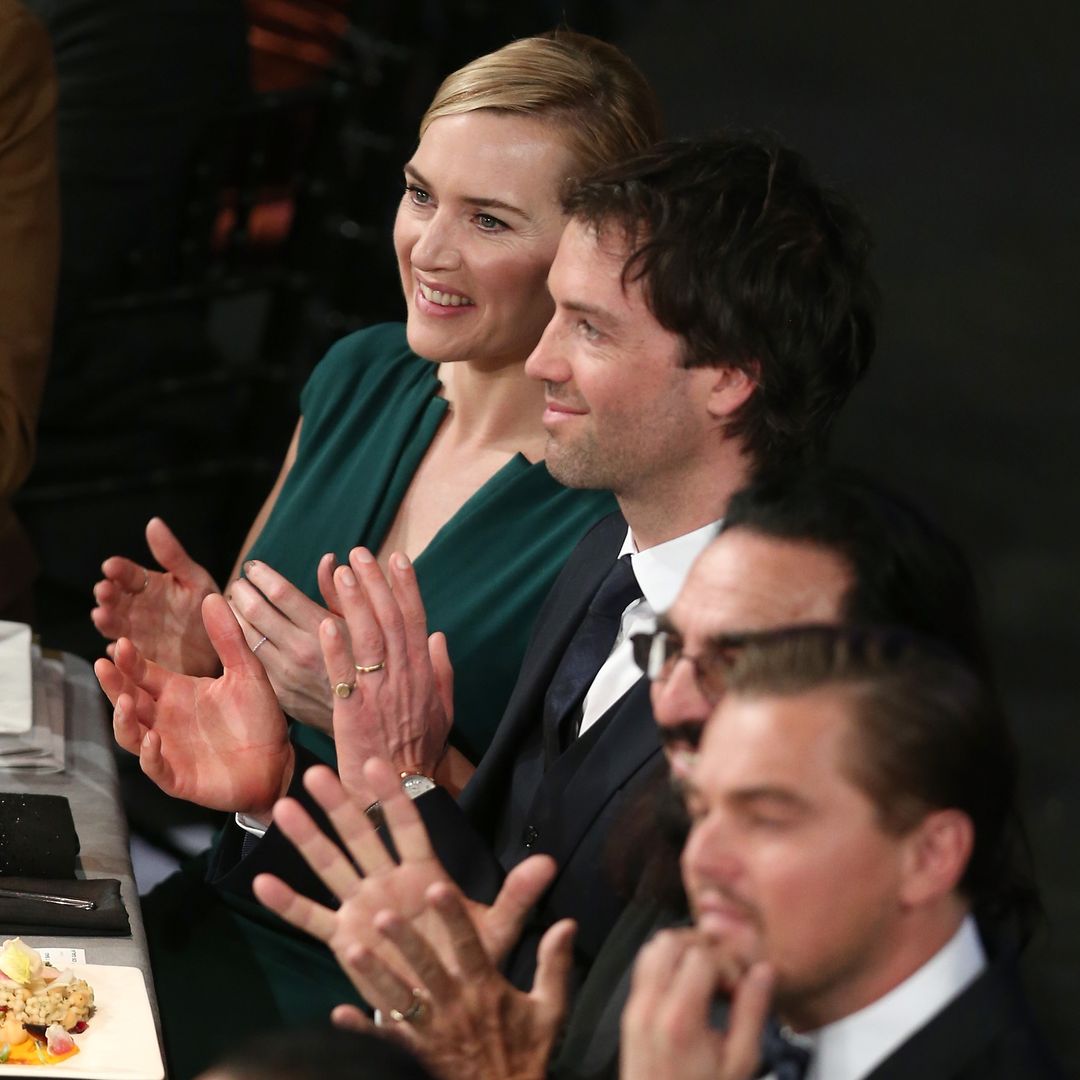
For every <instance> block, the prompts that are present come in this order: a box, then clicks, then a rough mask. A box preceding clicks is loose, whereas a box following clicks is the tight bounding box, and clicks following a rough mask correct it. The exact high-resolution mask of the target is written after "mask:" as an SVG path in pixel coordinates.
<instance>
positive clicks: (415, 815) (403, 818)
mask: <svg viewBox="0 0 1080 1080" xmlns="http://www.w3.org/2000/svg"><path fill="white" fill-rule="evenodd" d="M364 781H365V782H366V783H367V784H368V786H369V787H370V788H371V790H372V793H373V794H374V795H375V798H376V799H378V800H379V802H380V804H381V805H382V812H383V817H384V818H385V819H386V828H387V831H388V832H389V833H390V836H391V837H392V838H393V841H394V847H395V848H396V849H397V853H398V855H400V856H401V859H402V861H407V862H423V861H425V860H428V859H432V860H434V859H435V858H436V856H435V852H434V851H433V850H432V847H431V840H430V838H429V837H428V832H427V826H426V825H425V824H424V821H423V818H421V817H420V812H419V811H418V810H417V809H416V805H415V804H414V803H413V801H412V799H410V798H409V797H408V795H406V794H405V792H404V791H402V789H401V777H400V775H399V773H397V772H396V771H395V770H394V769H393V767H392V766H391V765H390V764H389V762H386V761H382V760H381V759H379V758H370V759H369V760H368V761H366V762H365V763H364Z"/></svg>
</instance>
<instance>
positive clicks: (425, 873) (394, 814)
mask: <svg viewBox="0 0 1080 1080" xmlns="http://www.w3.org/2000/svg"><path fill="white" fill-rule="evenodd" d="M363 782H364V786H365V787H366V788H367V789H368V790H369V791H370V792H371V794H372V796H373V798H375V799H378V800H379V801H380V803H381V804H382V812H383V815H384V817H385V820H386V826H387V831H388V832H389V834H390V836H391V838H392V840H393V843H394V848H395V849H396V851H397V853H398V855H399V857H400V860H401V861H400V862H395V861H394V860H393V859H392V858H391V856H390V853H389V852H388V851H387V849H386V846H385V845H384V844H383V842H382V840H381V838H380V837H379V835H378V833H377V832H376V831H375V827H374V826H373V825H372V824H371V822H370V821H369V820H368V818H367V817H366V815H365V814H364V812H363V803H362V802H360V801H358V800H357V799H355V798H354V797H353V796H352V795H350V793H349V792H348V791H346V789H345V788H344V786H343V785H342V783H341V781H340V780H339V779H338V778H337V777H336V776H335V775H334V773H333V771H332V770H331V769H329V768H327V767H325V766H315V767H314V768H312V769H309V770H308V771H307V772H306V773H305V774H304V786H305V787H306V788H307V789H308V791H309V792H310V793H311V795H312V796H313V798H314V799H315V801H316V802H317V803H318V804H319V805H320V806H321V807H322V808H323V810H325V811H326V814H327V816H328V817H329V818H330V821H331V823H332V824H333V826H334V828H335V830H337V833H338V835H339V836H340V837H341V839H342V841H343V842H344V844H345V846H346V848H347V849H348V853H349V856H351V858H352V859H353V860H354V861H355V863H356V866H358V867H359V868H360V870H359V872H357V869H356V866H354V865H353V863H352V862H350V861H349V858H347V857H346V855H345V853H344V852H343V851H342V850H341V848H339V847H338V846H337V844H335V843H334V842H333V841H331V840H330V839H329V838H328V837H326V836H325V835H323V833H322V832H320V830H319V829H318V827H317V826H316V825H315V823H314V822H313V821H312V820H311V817H310V816H309V815H308V813H307V812H306V811H305V810H304V809H303V807H301V806H300V804H299V803H297V802H295V801H294V800H292V799H283V800H282V801H281V802H279V803H278V804H277V806H275V807H274V821H275V822H276V823H277V825H278V827H279V828H280V829H281V831H282V832H283V833H284V834H285V836H286V837H288V839H289V840H291V841H292V843H293V844H294V846H295V847H296V849H297V850H298V851H299V852H300V854H301V855H302V856H303V857H304V859H305V860H306V861H307V863H308V865H309V866H310V867H311V869H312V870H313V871H314V873H315V874H316V875H317V876H318V877H319V879H320V880H321V881H322V882H323V884H324V885H325V886H326V887H327V888H328V889H329V890H330V892H331V893H333V894H334V895H335V896H336V897H337V898H338V899H339V900H340V901H341V906H340V907H339V908H338V909H337V910H336V911H333V910H331V909H330V908H326V907H323V906H322V905H321V904H317V903H315V902H314V901H312V900H309V899H307V898H306V897H304V896H301V895H300V894H299V893H297V892H295V891H294V890H293V889H292V888H290V887H289V886H288V885H286V884H285V883H284V882H283V881H281V880H280V879H279V878H276V877H274V876H273V875H271V874H260V875H259V876H258V877H257V878H256V879H255V881H254V883H253V884H254V890H255V895H256V896H257V897H258V898H259V900H260V901H261V902H262V903H263V904H265V905H266V906H267V907H268V908H270V910H271V911H273V912H275V913H276V914H278V915H279V916H281V918H283V919H284V920H285V921H286V922H288V923H291V924H292V925H293V926H295V927H297V928H298V929H300V930H303V931H305V932H306V933H308V934H311V935H312V936H313V937H316V938H318V939H319V940H320V941H323V942H325V943H326V944H327V945H328V946H329V947H330V948H331V949H332V950H333V952H334V954H335V955H336V956H337V958H338V962H339V963H340V964H341V965H342V966H343V967H344V968H345V970H346V972H347V973H349V974H350V977H351V974H352V973H351V970H350V968H349V967H348V965H347V963H346V956H347V955H348V953H349V950H350V949H351V948H352V946H353V945H355V944H357V943H359V944H362V945H366V946H367V947H368V948H369V949H372V950H375V951H377V952H386V951H387V945H386V942H385V939H384V938H383V937H382V935H381V934H379V932H378V931H377V930H376V929H375V916H376V915H377V914H378V913H379V912H380V911H383V910H384V909H389V910H391V911H393V912H395V913H396V914H397V916H398V917H399V918H401V919H404V920H418V927H419V929H420V930H421V931H422V932H423V933H425V934H426V935H428V936H429V937H431V938H433V939H435V940H438V939H439V938H440V937H441V935H442V933H443V927H442V920H441V919H439V918H437V917H436V916H435V915H434V914H433V913H432V912H431V910H430V909H429V908H428V907H427V905H426V904H425V902H424V894H425V891H426V890H427V889H428V887H429V886H431V885H436V884H441V885H445V886H446V887H447V888H448V889H450V890H451V891H454V892H455V893H457V892H458V890H457V886H456V885H454V884H453V883H452V882H451V880H450V878H449V877H448V875H447V873H446V871H445V870H444V869H443V866H442V864H441V863H440V862H439V860H438V857H437V856H436V855H435V852H434V851H433V850H432V847H431V842H430V841H429V839H428V835H427V830H426V829H425V828H424V823H423V821H422V820H421V818H420V815H419V813H418V812H417V810H416V807H415V806H414V805H413V804H412V801H411V800H410V799H409V797H408V796H407V795H406V794H405V793H404V792H403V791H402V790H401V783H400V781H399V778H398V775H397V773H396V772H395V771H394V770H393V769H392V768H391V767H390V766H389V765H388V764H387V763H386V762H385V761H379V760H378V759H373V760H371V761H369V762H368V763H367V765H366V766H365V768H364V771H363ZM554 873H555V864H554V862H553V860H552V859H550V858H549V857H548V856H546V855H535V856H533V857H532V858H529V859H526V860H525V861H524V862H522V863H519V864H518V866H516V867H515V868H514V869H513V870H512V871H511V873H510V874H509V875H508V876H507V878H506V881H505V882H504V883H503V887H502V889H501V890H500V892H499V895H498V897H496V899H495V902H494V904H492V905H491V906H490V907H489V906H487V905H485V904H478V903H473V902H472V901H468V900H465V899H464V897H462V903H463V904H465V905H466V907H467V908H468V910H469V915H470V917H471V918H472V920H473V922H474V924H475V926H476V930H477V934H478V937H479V939H480V942H481V944H482V946H483V949H484V951H485V952H486V953H487V955H488V957H489V958H490V959H491V961H492V963H494V964H499V963H500V962H501V961H502V959H503V958H504V957H505V955H506V953H507V952H508V951H509V950H510V948H511V947H512V946H513V944H514V943H515V942H516V941H517V939H518V937H519V935H520V934H521V929H522V926H523V925H524V922H525V917H526V916H527V915H528V912H529V909H530V908H531V907H532V906H533V904H534V903H535V902H536V900H537V899H538V897H539V896H540V894H541V893H542V892H543V891H544V889H545V888H547V886H548V885H549V884H550V883H551V879H552V877H553V876H554ZM459 895H460V894H459ZM390 962H391V963H394V962H395V961H394V959H393V957H392V956H391V961H390Z"/></svg>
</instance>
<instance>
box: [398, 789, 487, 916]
mask: <svg viewBox="0 0 1080 1080" xmlns="http://www.w3.org/2000/svg"><path fill="white" fill-rule="evenodd" d="M416 807H417V809H418V810H419V811H420V816H421V817H422V818H423V819H424V825H425V826H426V827H427V831H428V836H430V837H431V845H432V847H434V849H435V853H436V854H437V855H438V856H439V861H440V862H441V863H442V864H443V866H444V867H445V868H446V872H447V873H448V874H449V875H450V877H452V878H453V879H454V881H456V882H457V884H458V885H459V886H460V887H461V890H462V891H463V892H464V893H465V895H466V896H468V897H469V898H470V899H472V900H478V901H480V902H481V903H485V904H490V903H491V902H492V901H493V900H494V899H495V896H496V894H497V893H498V891H499V888H500V886H501V885H502V879H503V872H502V867H501V866H500V865H499V863H498V861H497V860H496V858H495V856H494V855H493V854H492V852H491V849H490V848H489V847H488V845H487V843H486V842H485V840H484V839H483V837H482V836H481V835H480V834H479V833H478V832H477V831H476V829H475V828H473V826H472V823H471V822H470V821H469V819H468V818H467V817H466V816H465V814H464V813H463V812H462V810H461V807H460V806H458V804H457V803H456V802H455V801H454V799H453V798H452V797H451V795H450V793H449V792H448V791H446V789H445V788H436V789H435V790H434V791H429V792H428V793H427V794H426V795H421V796H420V798H419V799H417V800H416Z"/></svg>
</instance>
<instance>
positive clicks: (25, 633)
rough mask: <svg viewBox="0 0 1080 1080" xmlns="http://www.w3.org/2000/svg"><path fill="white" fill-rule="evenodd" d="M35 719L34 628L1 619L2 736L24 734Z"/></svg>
mask: <svg viewBox="0 0 1080 1080" xmlns="http://www.w3.org/2000/svg"><path fill="white" fill-rule="evenodd" d="M33 722H34V697H33V686H32V683H31V681H30V627H29V626H27V625H26V623H17V622H3V621H0V735H22V734H23V733H25V732H27V731H29V730H30V725H31V724H32V723H33Z"/></svg>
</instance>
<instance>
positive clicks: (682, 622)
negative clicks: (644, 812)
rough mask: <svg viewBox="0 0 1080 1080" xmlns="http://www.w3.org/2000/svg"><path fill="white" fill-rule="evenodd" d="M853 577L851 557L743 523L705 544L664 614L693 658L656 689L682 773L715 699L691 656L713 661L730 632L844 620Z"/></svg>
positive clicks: (661, 719)
mask: <svg viewBox="0 0 1080 1080" xmlns="http://www.w3.org/2000/svg"><path fill="white" fill-rule="evenodd" d="M851 584H852V581H851V572H850V571H849V569H848V567H847V564H846V563H845V561H844V560H843V559H842V558H841V557H840V556H839V555H836V554H835V553H834V552H832V551H829V550H828V549H827V548H823V547H819V546H818V545H816V544H806V543H800V542H797V541H792V540H777V539H774V538H773V537H769V536H763V535H761V534H759V533H755V532H751V531H750V530H748V529H739V528H736V529H732V530H730V531H729V532H724V533H721V535H720V536H719V537H717V539H716V540H714V541H713V543H712V544H710V545H709V547H708V548H706V549H705V551H704V552H703V553H702V554H701V556H700V557H699V558H698V560H697V562H695V563H694V565H693V566H692V567H691V569H690V573H689V575H688V576H687V578H686V583H685V584H684V585H683V588H682V591H681V592H680V593H679V595H678V598H677V599H676V600H675V603H674V604H672V606H671V608H670V609H669V610H668V612H667V614H666V615H665V616H664V617H662V618H661V620H660V625H661V627H662V628H666V629H668V630H670V631H673V632H674V633H675V634H676V635H677V636H678V638H679V639H680V640H681V644H682V651H683V653H684V655H685V656H686V657H687V659H685V660H680V661H679V662H678V663H676V664H675V666H674V667H673V668H672V670H671V672H670V674H669V675H668V677H667V678H666V679H664V680H662V681H660V680H656V681H654V682H653V684H652V690H651V693H652V706H653V715H654V716H655V717H656V722H657V724H659V725H660V729H661V736H662V738H663V739H664V746H665V748H666V750H667V754H668V761H669V763H670V764H671V767H672V770H673V772H674V773H675V774H676V775H677V776H680V777H681V776H682V775H683V774H684V773H685V771H686V768H687V765H688V762H689V760H690V755H691V754H692V752H693V749H694V746H695V745H696V741H697V738H698V736H699V735H700V731H701V727H702V725H703V724H704V723H705V721H706V719H707V718H708V716H709V714H710V713H711V712H712V708H713V704H715V698H713V697H712V695H710V694H708V693H707V692H706V691H705V690H703V688H702V686H701V683H700V681H699V679H698V676H697V671H696V668H695V665H694V664H693V663H691V662H690V659H689V658H691V657H693V658H696V659H697V660H698V663H699V664H705V663H708V658H709V656H710V655H711V654H712V653H713V652H714V649H713V648H711V647H710V646H711V643H712V642H714V641H715V640H716V638H717V637H718V636H720V635H723V634H732V633H742V632H747V631H754V630H775V629H778V628H780V627H783V626H793V625H798V624H806V623H835V622H839V621H840V615H841V608H842V606H843V602H844V596H845V595H846V593H847V592H848V590H849V588H850V587H851ZM710 698H712V700H710Z"/></svg>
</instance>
